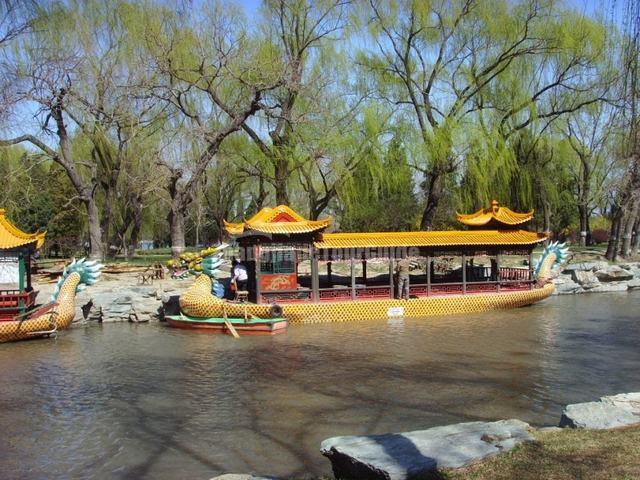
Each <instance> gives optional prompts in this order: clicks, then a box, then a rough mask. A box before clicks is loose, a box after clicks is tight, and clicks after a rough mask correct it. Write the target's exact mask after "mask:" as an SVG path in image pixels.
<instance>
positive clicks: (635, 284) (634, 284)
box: [627, 278, 640, 290]
mask: <svg viewBox="0 0 640 480" xmlns="http://www.w3.org/2000/svg"><path fill="white" fill-rule="evenodd" d="M627 288H628V289H629V290H638V289H639V288H640V278H634V279H633V280H629V281H628V282H627Z"/></svg>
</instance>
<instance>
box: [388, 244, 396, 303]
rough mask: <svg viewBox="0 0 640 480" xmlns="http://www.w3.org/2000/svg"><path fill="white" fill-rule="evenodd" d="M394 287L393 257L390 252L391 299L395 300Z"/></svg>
mask: <svg viewBox="0 0 640 480" xmlns="http://www.w3.org/2000/svg"><path fill="white" fill-rule="evenodd" d="M393 287H394V285H393V256H392V255H391V250H389V298H395V295H394V292H393Z"/></svg>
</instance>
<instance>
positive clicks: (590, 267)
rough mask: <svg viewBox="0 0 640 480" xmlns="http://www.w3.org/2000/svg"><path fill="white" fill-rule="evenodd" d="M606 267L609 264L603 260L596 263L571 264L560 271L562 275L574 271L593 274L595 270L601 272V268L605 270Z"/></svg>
mask: <svg viewBox="0 0 640 480" xmlns="http://www.w3.org/2000/svg"><path fill="white" fill-rule="evenodd" d="M608 266H609V263H608V262H606V261H604V260H601V261H596V262H580V263H571V264H569V265H567V266H565V267H564V269H563V270H562V273H567V274H570V273H571V272H574V271H584V272H586V271H592V272H595V271H596V270H602V269H603V268H607V267H608Z"/></svg>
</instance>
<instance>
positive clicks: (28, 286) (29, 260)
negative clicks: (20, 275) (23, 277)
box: [26, 254, 31, 291]
mask: <svg viewBox="0 0 640 480" xmlns="http://www.w3.org/2000/svg"><path fill="white" fill-rule="evenodd" d="M26 274H27V290H29V291H31V255H30V254H29V255H27V266H26Z"/></svg>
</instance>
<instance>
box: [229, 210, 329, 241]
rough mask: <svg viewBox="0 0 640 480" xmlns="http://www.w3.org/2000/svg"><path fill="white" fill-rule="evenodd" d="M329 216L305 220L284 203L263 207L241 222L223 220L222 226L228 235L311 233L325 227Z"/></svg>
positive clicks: (327, 224)
mask: <svg viewBox="0 0 640 480" xmlns="http://www.w3.org/2000/svg"><path fill="white" fill-rule="evenodd" d="M331 221H332V220H331V218H325V219H323V220H307V219H305V218H304V217H302V216H301V215H299V214H298V213H296V212H295V211H293V210H292V209H291V208H289V207H288V206H286V205H278V206H277V207H275V208H269V207H266V208H263V209H262V210H260V211H259V212H258V213H256V214H255V215H254V216H253V217H251V218H250V219H248V220H245V221H243V222H238V223H231V222H227V221H225V222H224V228H225V229H226V230H227V232H228V233H229V234H230V235H235V236H237V235H242V234H243V233H250V232H258V233H267V234H280V235H289V234H296V233H311V232H316V231H319V230H323V229H325V228H327V227H328V226H329V225H330V224H331Z"/></svg>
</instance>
